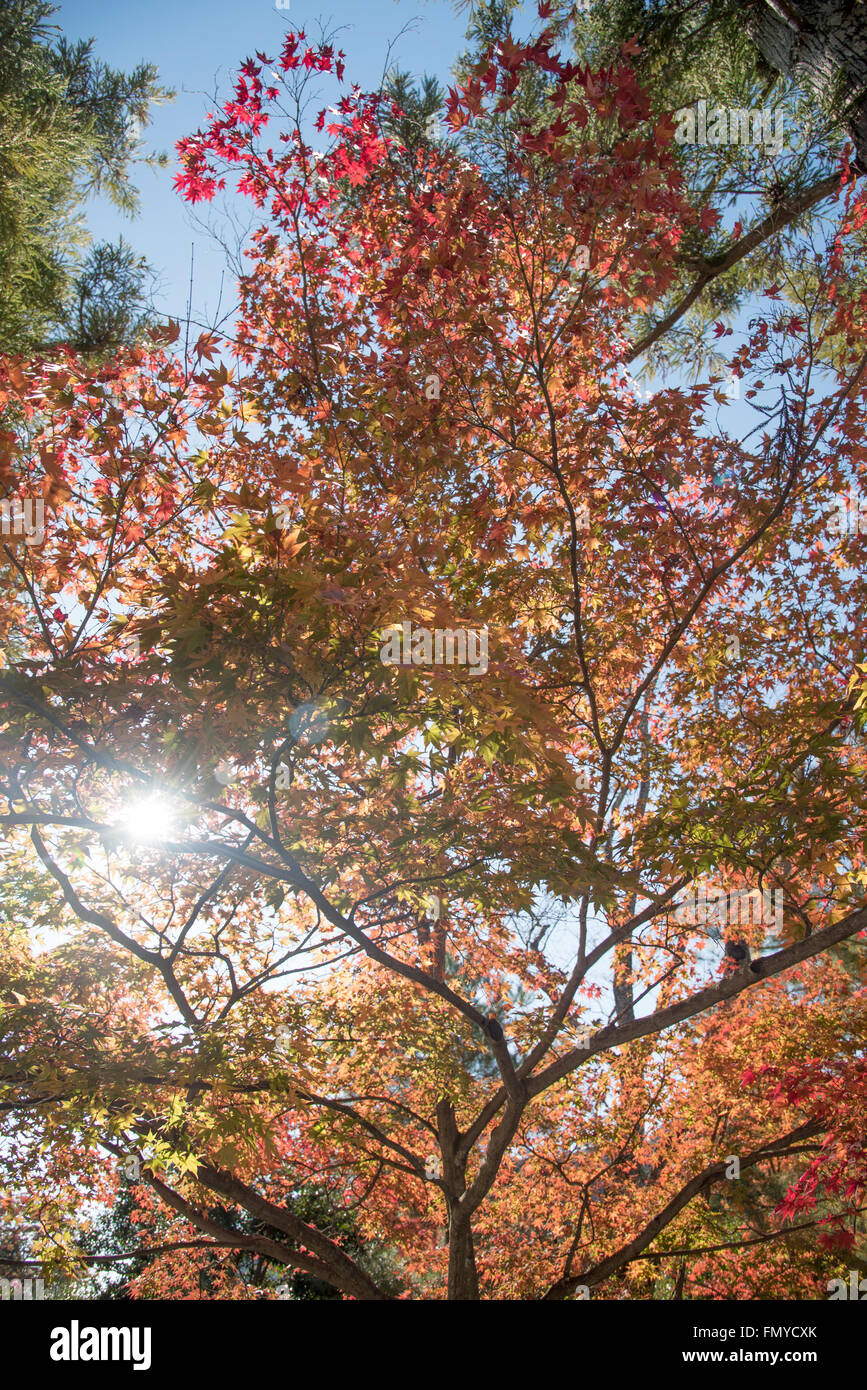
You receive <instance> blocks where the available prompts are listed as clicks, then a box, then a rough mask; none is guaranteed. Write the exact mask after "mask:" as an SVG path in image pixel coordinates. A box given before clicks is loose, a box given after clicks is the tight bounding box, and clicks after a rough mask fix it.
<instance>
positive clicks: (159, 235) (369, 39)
mask: <svg viewBox="0 0 867 1390" xmlns="http://www.w3.org/2000/svg"><path fill="white" fill-rule="evenodd" d="M58 10H59V13H58V14H57V15H56V16H55V22H56V23H58V24H59V25H60V26H61V28H62V29H63V31H64V33H65V34H66V35H67V36H68V37H69V38H70V39H78V38H90V37H93V38H95V39H96V54H97V56H98V57H99V58H101V59H102V60H103V61H105V62H107V63H109V64H111V65H112V66H113V67H118V68H122V69H124V70H129V69H131V68H133V67H134V66H135V64H136V63H138V62H142V61H147V62H152V63H155V64H156V65H157V67H158V68H159V71H160V81H161V83H162V84H163V86H166V87H173V88H174V89H175V91H176V94H177V95H176V97H175V100H174V101H173V102H170V103H168V104H166V105H164V106H161V107H158V108H157V109H156V110H155V113H154V120H153V123H152V124H151V125H150V126H149V127H148V128H147V130H146V132H145V136H144V142H143V143H144V146H145V147H146V148H147V149H149V150H165V151H166V152H167V153H168V155H169V160H170V163H169V167H168V168H167V169H164V170H151V169H149V168H147V167H145V166H142V167H140V168H139V170H138V172H137V177H136V180H135V181H136V183H137V185H138V187H139V189H140V192H141V199H142V209H141V212H140V214H139V216H138V217H137V218H135V219H134V220H132V221H131V220H130V219H129V218H125V217H123V216H121V215H120V214H119V213H117V211H116V210H115V209H114V208H112V207H111V205H110V204H108V203H106V201H105V200H104V199H100V198H95V199H92V200H91V203H90V206H89V208H88V221H89V224H90V227H91V231H92V233H93V236H94V238H95V239H96V240H102V239H104V240H116V239H117V237H118V236H119V235H120V234H123V236H124V237H125V238H126V240H127V241H128V242H130V243H131V244H132V245H133V246H134V247H135V249H136V251H137V252H140V253H141V254H142V255H144V256H146V257H147V259H148V261H149V262H150V264H151V265H152V266H153V267H154V269H155V270H156V271H157V272H158V276H159V283H158V287H157V292H156V296H155V301H156V307H157V309H158V310H159V311H160V312H161V313H162V314H165V315H171V316H172V317H173V318H179V317H185V316H186V305H187V297H188V294H189V285H190V255H191V247H193V246H194V248H195V252H194V267H195V269H194V284H193V318H194V320H195V321H197V322H210V321H211V320H212V318H213V316H214V315H215V313H216V309H217V303H218V300H219V297H220V282H221V276H222V275H223V272H224V268H225V266H226V256H225V253H224V251H223V250H222V248H221V247H220V246H219V245H217V244H216V243H215V242H214V240H213V238H212V237H211V236H210V235H209V233H208V232H207V230H204V229H203V228H202V226H201V219H202V217H203V216H204V217H205V218H207V217H208V215H209V214H208V210H207V209H205V211H204V213H202V212H201V211H200V210H193V209H190V208H189V207H187V206H186V205H185V204H184V203H183V202H182V201H181V199H180V198H179V197H178V195H177V194H176V193H175V192H174V190H173V188H172V179H173V175H174V173H175V171H176V169H177V159H176V155H175V148H174V147H175V142H176V141H177V140H178V139H180V137H181V136H183V135H189V134H191V133H192V132H193V131H194V130H196V128H197V127H198V126H199V125H200V124H201V123H202V122H203V120H204V117H205V115H206V113H207V112H208V111H209V110H211V109H212V106H213V101H212V99H211V98H212V97H213V93H214V91H215V89H216V90H219V92H220V93H221V94H222V95H223V99H224V100H225V99H226V97H227V96H228V94H229V90H228V89H229V86H230V83H231V80H232V78H233V76H234V74H235V73H236V71H237V69H238V68H239V67H240V65H241V63H242V62H243V61H244V59H245V58H247V57H250V56H252V55H253V54H254V53H255V51H256V50H257V49H258V50H259V51H261V52H264V53H267V54H268V56H269V57H273V56H274V55H275V54H276V52H277V51H278V49H279V47H280V43H281V38H282V35H283V34H284V33H285V32H286V30H287V29H305V30H306V31H307V33H308V34H318V32H319V22H320V21H322V22H323V23H324V24H325V26H326V27H327V28H328V29H329V30H331V29H334V28H337V27H340V28H342V33H341V34H340V35H339V37H338V39H337V40H336V47H338V48H343V49H344V50H345V52H346V55H347V62H346V81H347V84H349V83H352V82H357V83H359V85H360V86H362V87H363V88H366V89H369V88H375V87H378V86H379V84H380V81H381V77H382V72H383V67H384V64H385V62H386V56H387V52H388V45H389V42H390V41H392V40H396V39H398V35H399V34H400V32H401V30H402V29H404V27H405V26H406V25H407V24H409V28H408V29H407V31H406V32H405V33H404V34H403V35H402V37H401V38H400V39H399V40H398V41H397V43H396V46H395V47H394V49H393V51H392V57H391V61H392V62H393V63H395V64H397V65H399V66H400V67H402V68H406V69H408V70H409V71H410V72H412V73H414V74H416V75H418V76H421V74H423V73H424V72H429V73H433V74H435V75H436V76H437V77H438V78H439V80H440V82H441V83H442V84H443V85H445V84H446V83H447V82H448V81H450V68H451V64H452V63H453V61H454V59H455V58H456V56H457V55H458V54H459V53H460V52H461V50H462V49H463V48H464V46H465V31H466V17H465V16H461V15H458V14H456V13H455V10H454V7H453V6H452V4H451V3H450V0H427V3H420V0H290V5H289V7H288V8H285V9H278V8H277V6H276V5H275V3H274V0H147V3H144V4H142V3H135V0H65V3H62V4H59V6H58ZM324 92H325V89H324ZM324 92H323V94H324ZM329 99H331V98H330V97H329ZM324 104H326V103H325V102H324V101H323V105H324ZM236 206H237V207H238V211H239V213H240V214H241V216H242V217H243V219H244V221H245V223H246V221H247V220H249V216H250V209H249V208H248V207H247V206H245V205H243V203H242V200H240V199H238V200H236ZM212 220H216V222H217V223H218V224H219V222H220V217H219V213H218V212H217V215H216V218H215V219H212ZM233 300H234V295H233V287H232V277H231V274H230V273H229V272H226V274H225V284H224V287H223V298H222V308H223V311H225V310H226V309H227V308H229V307H230V306H231V304H232V302H233Z"/></svg>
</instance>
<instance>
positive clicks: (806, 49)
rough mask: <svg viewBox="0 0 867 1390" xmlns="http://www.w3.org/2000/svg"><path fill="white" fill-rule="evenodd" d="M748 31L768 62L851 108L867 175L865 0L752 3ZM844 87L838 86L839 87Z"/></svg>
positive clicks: (850, 127) (850, 126)
mask: <svg viewBox="0 0 867 1390" xmlns="http://www.w3.org/2000/svg"><path fill="white" fill-rule="evenodd" d="M747 27H748V29H749V31H750V34H751V35H752V38H753V40H754V42H755V44H756V47H757V48H758V50H759V52H760V53H761V55H762V57H763V58H764V59H765V62H766V63H768V64H769V66H770V67H772V68H773V69H774V70H775V71H776V72H779V73H782V74H784V76H786V77H792V78H795V79H796V80H797V81H798V82H799V83H801V84H802V85H803V86H804V87H806V88H808V89H809V90H810V91H812V92H814V93H815V94H816V96H817V97H818V98H819V100H820V101H822V102H825V101H828V100H831V99H833V98H834V97H835V96H836V97H837V105H838V109H839V105H840V103H841V102H842V105H843V106H845V107H846V108H847V118H846V120H845V121H844V126H845V129H846V130H847V132H848V134H849V135H850V136H851V137H852V139H853V140H854V142H855V149H856V151H857V157H856V163H857V166H858V168H859V170H860V171H861V173H862V174H863V173H867V9H865V5H864V3H863V0H753V3H752V5H751V7H750V10H749V12H748V15H747ZM838 84H839V85H838Z"/></svg>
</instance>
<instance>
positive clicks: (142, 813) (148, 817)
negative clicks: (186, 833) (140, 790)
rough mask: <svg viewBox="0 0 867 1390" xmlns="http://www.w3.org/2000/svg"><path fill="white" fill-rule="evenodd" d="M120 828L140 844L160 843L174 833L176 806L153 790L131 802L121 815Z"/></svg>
mask: <svg viewBox="0 0 867 1390" xmlns="http://www.w3.org/2000/svg"><path fill="white" fill-rule="evenodd" d="M118 828H119V829H120V830H122V831H123V832H124V834H125V835H127V836H129V838H130V839H132V840H137V841H138V843H139V844H143V845H155V844H159V843H160V842H161V841H162V840H167V839H168V838H169V836H170V835H172V834H174V831H175V828H176V827H175V815H174V807H173V806H172V804H171V802H170V801H169V800H168V798H167V797H165V796H161V795H160V794H159V793H158V792H153V793H151V795H150V796H145V797H140V798H139V799H138V800H137V801H132V802H130V804H129V805H128V806H127V807H126V808H125V809H124V811H123V812H122V814H121V816H120V820H119V823H118Z"/></svg>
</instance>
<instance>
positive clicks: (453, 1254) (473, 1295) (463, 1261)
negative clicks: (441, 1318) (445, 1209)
mask: <svg viewBox="0 0 867 1390" xmlns="http://www.w3.org/2000/svg"><path fill="white" fill-rule="evenodd" d="M448 1297H449V1300H452V1299H465V1300H470V1301H477V1300H478V1297H479V1277H478V1273H477V1271H476V1251H475V1247H474V1245H473V1232H472V1227H471V1226H470V1223H469V1221H466V1220H456V1219H455V1215H454V1213H452V1219H451V1224H450V1227H449V1287H448Z"/></svg>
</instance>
